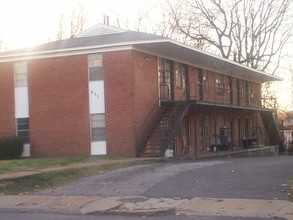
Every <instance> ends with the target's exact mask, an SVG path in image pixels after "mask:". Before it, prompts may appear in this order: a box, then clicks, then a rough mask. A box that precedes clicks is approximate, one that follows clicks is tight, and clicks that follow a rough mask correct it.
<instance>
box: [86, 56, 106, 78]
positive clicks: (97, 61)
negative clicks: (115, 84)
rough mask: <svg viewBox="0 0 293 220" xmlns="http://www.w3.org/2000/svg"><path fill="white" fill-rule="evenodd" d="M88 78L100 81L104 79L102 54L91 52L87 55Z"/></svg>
mask: <svg viewBox="0 0 293 220" xmlns="http://www.w3.org/2000/svg"><path fill="white" fill-rule="evenodd" d="M88 68H89V80H90V81H102V80H104V73H103V55H102V54H92V55H89V56H88Z"/></svg>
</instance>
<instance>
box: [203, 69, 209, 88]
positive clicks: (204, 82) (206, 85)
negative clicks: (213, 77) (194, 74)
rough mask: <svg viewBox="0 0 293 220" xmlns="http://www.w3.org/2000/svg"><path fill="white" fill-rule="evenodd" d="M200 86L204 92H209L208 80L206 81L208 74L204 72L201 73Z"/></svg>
mask: <svg viewBox="0 0 293 220" xmlns="http://www.w3.org/2000/svg"><path fill="white" fill-rule="evenodd" d="M202 84H203V87H204V89H205V92H206V93H208V92H209V80H208V72H207V71H206V70H203V71H202Z"/></svg>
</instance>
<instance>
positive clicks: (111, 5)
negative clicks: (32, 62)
mask: <svg viewBox="0 0 293 220" xmlns="http://www.w3.org/2000/svg"><path fill="white" fill-rule="evenodd" d="M78 2H81V3H82V4H83V5H84V6H85V8H86V11H87V18H88V21H87V23H86V25H87V27H90V26H92V25H94V24H96V23H102V22H103V15H104V14H105V15H108V16H110V21H111V22H114V20H115V21H116V20H117V17H119V19H120V20H121V21H122V22H125V21H126V20H128V21H129V22H131V21H132V22H133V21H134V20H135V18H136V17H137V13H139V12H140V11H142V9H150V8H152V9H151V10H153V9H154V8H156V7H155V5H157V3H158V0H123V1H122V0H0V6H1V7H0V39H2V40H3V41H4V42H5V43H6V46H7V47H8V48H11V49H15V48H19V47H26V46H31V45H34V44H38V43H43V42H44V41H47V40H48V38H50V35H52V34H54V33H55V32H56V28H57V26H58V17H60V15H61V14H64V15H65V17H66V16H67V17H69V16H70V13H71V12H72V10H73V9H74V8H76V7H77V5H78Z"/></svg>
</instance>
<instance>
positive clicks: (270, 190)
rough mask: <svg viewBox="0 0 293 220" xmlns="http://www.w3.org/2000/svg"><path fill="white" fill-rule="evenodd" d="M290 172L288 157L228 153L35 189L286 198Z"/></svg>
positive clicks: (60, 192) (71, 192) (74, 192)
mask: <svg viewBox="0 0 293 220" xmlns="http://www.w3.org/2000/svg"><path fill="white" fill-rule="evenodd" d="M291 176H293V158H292V157H290V156H273V157H247V158H232V159H223V160H213V161H197V162H182V163H161V164H152V165H143V166H137V167H129V168H125V169H120V170H116V171H113V172H108V173H104V174H102V175H98V176H94V177H88V178H85V179H83V180H80V181H77V182H74V183H72V184H69V185H66V186H64V187H59V188H54V189H47V190H45V191H42V192H39V193H40V194H48V195H97V196H139V195H141V196H147V197H154V198H160V197H167V198H174V197H180V198H192V197H211V198H245V199H283V200H286V198H287V189H288V182H289V179H290V177H291Z"/></svg>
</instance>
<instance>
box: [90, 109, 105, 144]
mask: <svg viewBox="0 0 293 220" xmlns="http://www.w3.org/2000/svg"><path fill="white" fill-rule="evenodd" d="M91 130H92V141H93V142H95V141H105V140H106V128H105V114H92V115H91Z"/></svg>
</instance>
